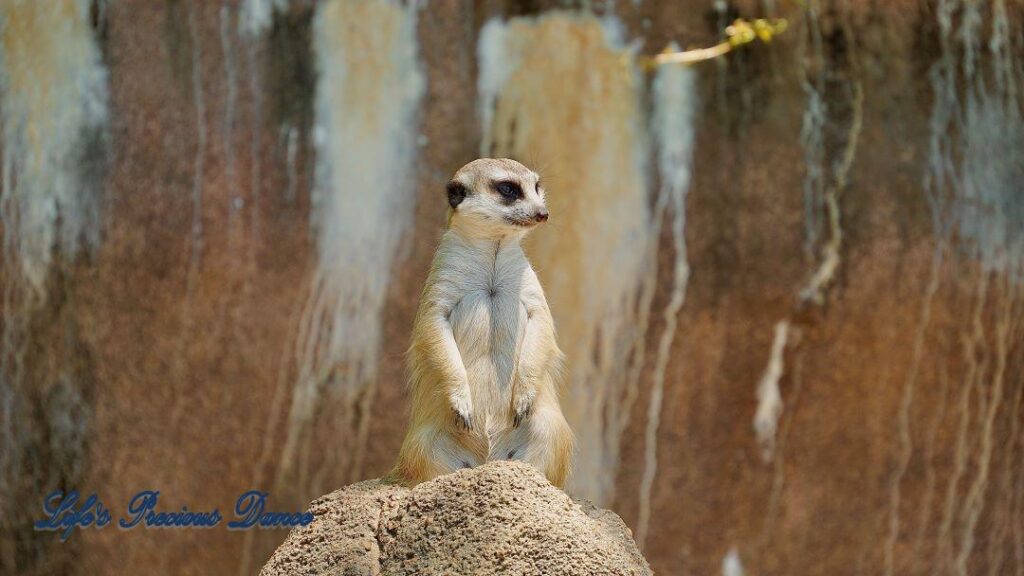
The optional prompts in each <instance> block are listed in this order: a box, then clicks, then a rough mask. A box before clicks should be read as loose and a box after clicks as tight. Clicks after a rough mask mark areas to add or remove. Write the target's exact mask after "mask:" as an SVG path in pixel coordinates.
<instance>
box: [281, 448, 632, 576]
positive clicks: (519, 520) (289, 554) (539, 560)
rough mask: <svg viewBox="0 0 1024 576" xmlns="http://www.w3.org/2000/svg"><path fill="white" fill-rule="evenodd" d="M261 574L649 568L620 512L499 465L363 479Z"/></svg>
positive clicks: (332, 498)
mask: <svg viewBox="0 0 1024 576" xmlns="http://www.w3.org/2000/svg"><path fill="white" fill-rule="evenodd" d="M310 511H311V512H312V513H313V514H314V517H315V518H314V520H313V523H312V524H310V525H309V526H306V527H301V528H296V529H295V530H293V531H292V532H291V534H289V535H288V539H287V540H285V542H284V544H282V545H281V547H280V548H278V549H277V551H276V552H275V553H274V555H273V556H272V557H271V558H270V561H268V562H267V564H266V565H265V566H264V567H263V570H262V572H261V575H262V576H286V575H294V574H304V575H307V574H308V575H321V574H323V575H326V574H332V575H334V574H344V575H350V574H351V575H355V574H366V575H371V574H395V575H398V574H477V575H486V574H544V575H567V576H571V575H576V574H579V575H592V574H616V575H632V574H636V575H641V574H651V571H650V568H649V567H648V565H647V561H646V560H644V557H643V556H642V555H641V554H640V552H639V550H638V549H637V547H636V544H635V543H634V542H633V538H632V534H631V533H630V531H629V529H628V528H626V525H625V524H623V522H622V520H621V519H620V518H619V517H618V516H617V515H616V514H615V513H613V512H610V511H608V510H602V509H599V508H596V507H594V506H593V505H591V504H590V503H589V502H586V501H583V500H573V499H572V498H570V497H569V496H567V495H566V494H565V493H564V492H562V491H561V490H559V489H558V488H555V487H554V486H552V485H551V484H550V483H548V481H547V480H546V479H545V478H544V477H543V476H542V475H541V474H540V473H539V472H537V471H536V470H535V469H533V468H532V467H530V466H529V465H526V464H522V463H519V462H493V463H490V464H487V465H485V466H480V467H478V468H471V469H466V470H460V471H459V472H456V473H454V474H449V475H447V476H442V477H440V478H437V479H435V480H432V481H430V482H425V483H423V484H420V485H419V486H416V487H415V488H412V489H409V488H404V487H400V486H393V485H388V484H385V483H383V482H381V481H380V480H369V481H366V482H360V483H358V484H354V485H352V486H348V487H346V488H342V489H341V490H337V491H335V492H332V493H330V494H327V495H326V496H322V497H321V498H318V499H317V500H315V501H314V502H313V503H312V504H311V505H310Z"/></svg>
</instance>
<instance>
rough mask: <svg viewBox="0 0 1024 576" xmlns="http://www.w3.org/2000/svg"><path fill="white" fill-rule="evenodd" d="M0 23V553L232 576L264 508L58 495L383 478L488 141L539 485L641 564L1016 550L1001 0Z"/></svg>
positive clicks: (121, 6) (992, 570)
mask: <svg viewBox="0 0 1024 576" xmlns="http://www.w3.org/2000/svg"><path fill="white" fill-rule="evenodd" d="M0 15H2V16H0V17H2V20H0V24H2V28H0V34H2V36H3V54H2V60H0V67H2V72H3V74H2V76H0V78H2V80H3V84H2V86H3V92H2V98H3V100H2V103H0V117H2V120H3V141H2V144H0V145H2V147H3V168H4V170H3V191H2V196H0V207H2V225H3V229H4V240H5V244H4V247H5V251H4V257H3V267H2V278H3V286H4V296H5V297H4V300H3V336H4V339H3V365H2V366H0V368H2V376H3V380H2V382H0V392H2V395H0V401H2V408H3V413H2V415H0V418H2V421H3V429H2V431H0V433H2V439H3V444H2V451H0V456H2V460H0V464H2V472H3V474H2V477H0V480H2V483H0V518H2V520H0V572H2V573H5V574H53V573H62V574H108V573H135V572H147V573H152V574H209V573H233V572H238V573H242V574H245V573H253V572H255V571H256V570H257V569H258V567H259V566H260V565H262V563H263V562H264V561H265V560H266V559H267V558H268V557H269V556H270V554H271V552H272V551H273V549H274V548H275V546H276V545H277V544H279V543H280V542H281V541H282V540H283V539H284V537H285V532H284V531H260V532H246V533H240V532H231V531H228V530H223V529H216V530H212V531H199V530H180V531H169V530H154V529H151V530H141V529H137V530H132V531H127V532H121V531H119V530H116V529H111V528H108V529H106V530H103V531H94V530H83V531H78V532H76V533H75V534H74V536H73V537H72V538H71V539H70V540H69V541H68V542H66V543H59V542H58V540H57V538H56V537H55V535H54V534H52V533H35V532H33V531H32V530H31V524H32V522H33V521H34V520H36V519H38V518H37V517H38V516H39V514H40V508H39V503H41V502H42V498H43V495H45V494H47V493H49V492H50V491H52V490H53V489H55V488H78V489H79V490H80V491H83V492H92V491H95V492H98V493H99V494H100V496H101V498H102V499H103V500H104V501H105V502H107V503H108V504H109V505H111V506H112V507H113V508H114V509H115V510H117V509H120V508H121V507H123V506H124V503H127V501H128V499H129V498H130V497H131V496H132V495H133V494H135V492H137V491H139V490H143V489H158V490H160V491H161V494H162V505H163V506H166V507H168V508H171V509H176V508H177V507H179V506H181V505H188V506H190V507H191V508H194V509H205V508H212V507H214V506H219V507H221V509H222V511H224V510H226V509H228V508H229V506H230V505H231V503H233V502H234V500H235V499H236V498H237V496H238V494H240V493H242V492H244V491H246V490H249V489H251V488H259V489H264V490H268V491H270V493H271V501H272V502H273V504H274V506H275V507H276V508H278V509H292V508H300V507H303V506H305V505H307V504H308V502H309V501H310V500H312V499H313V498H315V497H317V496H319V495H321V494H324V493H327V492H329V491H332V490H334V489H336V488H338V487H340V486H342V485H345V484H347V483H350V482H353V481H356V480H361V479H365V478H372V477H376V476H379V475H381V474H382V473H384V472H385V471H387V470H388V468H389V466H390V465H391V463H392V461H393V459H394V457H395V455H396V453H397V450H398V447H399V445H400V442H401V436H402V433H403V431H404V426H405V412H406V409H407V406H406V403H405V402H406V400H405V398H406V397H405V393H404V390H403V376H402V375H403V367H402V358H403V353H404V350H405V347H406V345H407V343H408V339H409V330H410V328H411V324H412V316H413V314H414V312H415V308H416V302H417V297H418V293H419V290H420V287H421V285H422V282H423V280H424V278H425V276H426V272H427V267H428V265H429V261H430V258H431V255H432V253H433V249H434V245H435V241H436V239H437V238H438V236H439V234H440V232H441V230H442V228H443V225H444V217H445V208H446V205H445V201H444V196H443V190H444V184H445V182H446V181H447V178H448V177H449V176H450V174H451V173H452V172H453V171H454V170H455V169H457V168H458V167H459V166H461V165H462V164H464V163H465V162H467V161H469V160H471V159H473V158H475V157H477V156H479V155H481V154H484V153H494V154H509V155H512V156H514V157H517V158H518V159H520V160H522V161H524V162H526V163H527V164H529V165H531V166H533V167H535V168H536V169H538V170H539V171H540V172H541V173H542V175H543V176H544V177H545V179H546V181H547V188H548V189H549V195H550V197H551V199H552V202H551V203H552V206H551V208H552V220H551V222H550V223H549V224H548V225H545V227H543V228H542V229H540V230H539V231H538V232H537V233H536V234H535V236H534V237H533V238H531V240H530V243H529V252H530V255H531V257H532V259H533V260H534V261H535V262H536V263H537V267H538V270H539V273H540V275H541V279H542V282H543V283H544V284H545V287H546V290H547V291H548V293H549V300H550V301H551V304H552V308H553V312H554V314H555V319H556V324H557V325H558V328H559V332H560V337H561V342H562V343H563V348H565V349H566V351H567V353H568V355H569V361H570V363H569V370H570V374H569V378H568V382H567V390H566V397H565V400H564V404H565V408H566V412H567V414H568V415H569V416H570V420H571V424H572V425H573V427H574V429H575V430H576V431H577V434H578V435H579V436H580V457H579V460H578V463H577V473H576V475H575V477H574V478H573V480H572V482H571V483H570V492H572V493H573V494H576V495H579V496H585V497H587V498H591V499H593V500H595V501H596V502H597V503H598V504H599V505H602V506H606V507H610V508H612V509H614V510H615V511H616V512H618V513H619V514H620V515H621V516H622V518H623V519H624V520H625V521H626V523H627V524H628V525H629V526H630V527H631V528H632V529H633V531H634V534H635V535H636V536H637V539H638V541H639V544H640V545H641V547H642V549H643V552H644V554H645V556H646V557H647V558H648V560H649V561H650V563H651V566H652V568H653V569H654V570H655V571H656V572H657V573H660V574H690V573H695V574H710V573H716V572H723V573H727V574H730V576H731V575H735V574H740V573H746V574H859V573H872V574H877V573H884V574H887V575H888V574H923V573H928V574H936V573H938V574H946V573H956V574H1018V575H1019V574H1024V423H1022V419H1024V415H1022V409H1024V400H1022V396H1024V338H1022V336H1024V324H1022V320H1024V309H1022V305H1024V294H1022V286H1024V284H1022V280H1024V275H1022V272H1024V192H1022V188H1021V186H1020V184H1019V183H1020V181H1021V177H1022V176H1024V123H1022V122H1021V112H1022V105H1024V100H1022V97H1021V93H1020V90H1021V89H1022V88H1024V84H1022V82H1024V71H1022V61H1024V60H1022V56H1024V46H1022V42H1024V34H1022V31H1024V29H1022V25H1021V23H1022V17H1024V4H1022V3H1021V2H1020V1H1019V0H990V1H974V0H922V1H915V2H911V1H905V0H901V1H889V2H869V1H859V0H817V1H808V2H800V3H797V2H782V1H781V0H780V1H778V2H775V1H770V0H764V1H762V2H755V1H735V2H725V1H722V0H716V1H711V0H707V1H690V0H686V1H679V2H675V1H655V0H638V1H635V2H634V1H629V0H621V1H618V2H584V3H563V2H546V1H508V2H502V1H476V2H471V1H454V0H453V1H447V0H430V1H427V2H416V3H403V2H397V1H396V2H389V1H387V0H366V1H355V0H353V1H351V2H341V1H340V0H339V1H335V2H329V1H324V2H319V3H314V2H309V1H298V0H293V1H291V2H289V1H286V0H263V1H261V0H245V1H242V2H230V1H224V2H212V1H211V2H206V1H198V0H197V1H186V0H168V1H165V2H155V1H148V0H147V1H143V0H137V1H136V0H114V1H99V2H92V3H89V2H76V1H73V0H53V1H52V2H26V1H25V0H2V1H0ZM761 16H770V17H783V18H786V19H787V21H788V23H789V28H788V30H787V31H786V32H785V33H783V34H782V35H781V36H778V37H777V38H775V39H774V40H773V41H772V42H771V43H769V44H762V43H756V44H753V45H751V46H748V47H745V48H742V49H740V50H737V51H735V52H733V53H732V54H730V55H728V56H726V57H724V58H721V59H717V60H714V61H710V62H705V63H702V64H699V65H696V66H694V67H692V68H689V69H679V68H676V69H672V70H667V69H661V70H659V71H651V70H647V69H645V68H643V67H642V66H641V65H640V61H641V55H653V54H656V53H658V52H659V51H661V50H662V49H663V48H664V47H665V46H666V45H668V44H669V43H670V42H676V43H678V44H679V45H680V46H682V47H684V48H686V47H701V46H708V45H712V44H714V43H716V42H718V41H720V40H721V38H722V35H723V33H724V29H725V27H726V26H727V25H728V24H729V23H730V22H732V20H733V19H734V18H736V17H743V18H748V19H751V18H755V17H761ZM740 567H742V572H739V571H738V570H739V569H740Z"/></svg>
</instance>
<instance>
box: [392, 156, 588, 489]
mask: <svg viewBox="0 0 1024 576" xmlns="http://www.w3.org/2000/svg"><path fill="white" fill-rule="evenodd" d="M502 181H510V182H515V183H517V184H518V185H519V186H520V188H521V190H522V192H523V198H522V199H520V200H517V201H515V202H514V203H511V204H510V203H508V202H503V200H502V197H501V195H500V194H499V193H498V192H497V191H496V188H495V183H496V182H502ZM452 182H453V183H457V184H461V185H462V186H464V187H465V190H467V191H468V192H469V194H468V196H467V197H466V198H465V199H464V200H463V201H462V202H461V203H459V204H458V206H456V207H455V208H454V209H452V210H450V211H449V218H448V230H447V231H446V232H445V234H444V236H443V237H442V239H441V243H440V246H439V247H438V249H437V253H436V254H435V256H434V261H433V264H432V266H431V269H430V274H429V276H428V278H427V283H426V286H425V287H424V289H423V294H422V296H421V299H420V306H419V310H418V312H417V314H416V321H415V326H414V328H413V338H412V345H411V347H410V349H409V358H408V362H409V372H410V381H409V385H410V390H411V394H412V398H411V405H412V414H411V420H410V424H409V431H408V433H407V435H406V437H405V441H404V442H403V444H402V450H401V453H400V454H399V458H398V463H397V464H396V466H395V469H394V471H393V473H392V476H393V477H394V478H395V479H396V480H398V481H400V482H404V483H407V484H417V483H419V482H423V481H425V480H429V479H431V478H434V477H436V476H439V475H441V474H446V473H448V472H452V471H454V470H457V469H459V468H464V467H468V466H477V465H479V464H482V463H484V462H486V461H488V460H504V459H509V458H512V459H516V460H523V461H526V462H529V463H531V464H533V465H534V466H536V467H537V468H538V469H539V470H540V471H541V472H543V473H544V474H545V475H546V476H547V478H548V480H550V481H551V483H552V484H555V485H556V486H562V485H563V484H564V482H565V478H566V476H567V475H568V473H569V465H570V461H571V457H572V452H573V445H574V441H573V436H572V432H571V430H570V429H569V426H568V424H567V423H566V421H565V418H564V417H563V416H562V411H561V408H560V407H559V404H558V383H559V368H560V366H561V363H562V352H561V351H560V350H559V348H558V344H557V342H556V340H555V328H554V322H553V320H552V318H551V312H550V310H549V309H548V305H547V301H546V300H545V298H544V291H543V290H542V289H541V286H540V283H539V281H538V280H537V275H536V274H535V273H534V271H533V268H532V267H531V266H530V263H529V262H528V261H527V259H526V256H525V255H524V254H523V251H522V248H521V247H520V241H521V240H522V238H523V237H524V236H525V235H526V233H527V232H528V231H529V230H530V229H532V228H533V227H534V226H533V225H532V224H531V225H522V222H523V220H524V219H525V218H530V219H531V222H532V219H533V218H534V217H535V216H536V215H537V214H541V213H543V215H544V216H546V214H547V211H546V207H545V204H544V193H543V189H542V188H541V187H540V186H539V177H538V176H537V174H535V173H534V172H532V171H530V170H529V169H527V168H526V167H525V166H523V165H522V164H519V163H518V162H515V161H513V160H507V159H489V158H487V159H480V160H475V161H473V162H470V163H469V164H467V165H466V166H464V167H462V168H461V169H460V170H459V171H458V172H456V174H455V176H454V178H453V180H452ZM513 222H518V223H519V224H516V223H513ZM517 414H518V415H519V416H520V418H521V422H520V423H519V424H518V426H517V425H516V417H517ZM467 420H468V421H469V422H470V427H469V428H468V429H466V428H465V427H464V426H463V425H461V424H464V423H465V422H466V421H467Z"/></svg>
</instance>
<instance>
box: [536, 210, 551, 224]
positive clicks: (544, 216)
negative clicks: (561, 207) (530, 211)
mask: <svg viewBox="0 0 1024 576" xmlns="http://www.w3.org/2000/svg"><path fill="white" fill-rule="evenodd" d="M533 219H534V220H536V221H537V222H547V220H548V211H547V210H545V209H544V208H541V209H540V210H538V211H537V213H536V214H535V215H534V216H533Z"/></svg>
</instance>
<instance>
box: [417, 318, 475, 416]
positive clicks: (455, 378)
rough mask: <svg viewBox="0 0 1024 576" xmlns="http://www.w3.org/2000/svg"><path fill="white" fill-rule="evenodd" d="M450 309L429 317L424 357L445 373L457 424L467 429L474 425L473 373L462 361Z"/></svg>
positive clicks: (426, 326) (444, 381)
mask: <svg viewBox="0 0 1024 576" xmlns="http://www.w3.org/2000/svg"><path fill="white" fill-rule="evenodd" d="M448 314H449V311H447V310H444V309H441V308H438V309H435V310H434V311H432V312H431V313H430V314H429V316H428V317H427V318H426V320H425V325H424V327H423V328H424V331H423V332H424V334H423V338H421V339H420V342H419V343H420V345H421V346H423V347H424V350H423V352H424V353H423V358H425V359H428V360H429V361H432V362H433V363H434V364H435V365H434V369H435V370H436V371H437V374H440V375H441V379H442V382H441V384H442V386H443V392H444V393H445V394H446V395H447V399H448V403H449V405H450V406H451V409H452V411H453V412H454V413H455V422H456V424H457V425H458V426H459V427H460V428H463V429H465V430H470V429H472V428H473V398H472V396H471V394H470V390H469V377H468V375H467V374H466V366H465V365H464V364H463V362H462V354H461V353H460V352H459V346H458V344H456V343H455V334H454V333H453V331H452V325H451V322H449V320H448Z"/></svg>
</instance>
